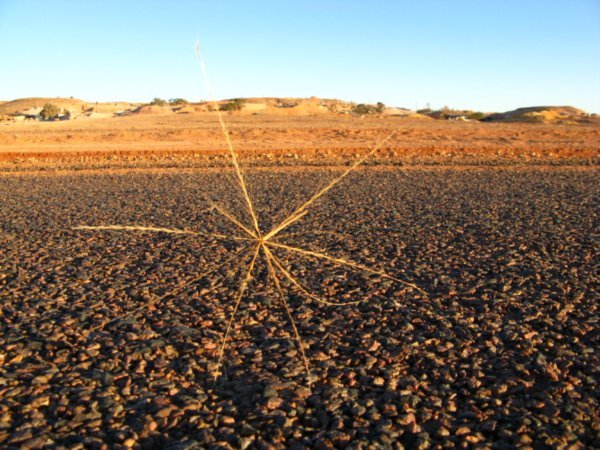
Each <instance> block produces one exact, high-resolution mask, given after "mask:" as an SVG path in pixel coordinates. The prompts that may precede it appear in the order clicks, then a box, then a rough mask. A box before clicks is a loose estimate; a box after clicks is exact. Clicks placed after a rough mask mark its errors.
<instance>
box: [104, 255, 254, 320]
mask: <svg viewBox="0 0 600 450" xmlns="http://www.w3.org/2000/svg"><path fill="white" fill-rule="evenodd" d="M246 251H248V247H247V246H246V247H243V248H242V249H241V250H238V251H237V252H235V253H234V254H233V256H231V257H230V258H228V259H226V260H225V261H223V262H222V263H221V264H219V265H218V266H216V267H213V268H212V269H210V270H208V271H206V272H203V273H202V274H201V275H198V276H197V277H194V278H193V279H191V280H190V281H188V282H186V283H185V284H183V285H182V286H178V287H176V288H175V289H173V290H171V291H169V292H167V293H166V294H163V295H161V296H160V297H156V298H154V299H151V300H149V301H148V303H146V304H145V305H142V306H140V307H139V308H135V309H134V310H132V311H129V312H127V313H125V314H122V315H120V316H118V317H115V318H114V319H111V320H109V321H107V322H103V323H102V324H100V325H98V326H97V327H94V328H92V331H98V330H102V329H103V328H104V327H105V326H106V325H108V324H111V323H113V322H116V321H117V320H121V319H123V318H125V317H129V316H133V315H136V314H137V313H139V312H140V311H142V310H144V309H146V308H148V306H152V305H154V304H155V303H158V302H161V301H163V300H164V299H166V298H168V297H172V296H173V295H177V294H179V293H180V292H181V291H183V290H184V289H185V288H187V287H188V286H189V285H191V284H193V283H196V282H197V281H200V280H201V279H202V278H205V277H207V276H209V275H211V274H213V273H215V272H216V271H217V270H219V269H220V268H221V267H224V266H225V265H227V264H229V263H230V262H231V261H233V260H234V259H236V258H237V257H238V256H239V255H240V254H242V253H244V252H246ZM209 292H210V290H209ZM101 303H106V302H101ZM94 306H96V305H94Z"/></svg>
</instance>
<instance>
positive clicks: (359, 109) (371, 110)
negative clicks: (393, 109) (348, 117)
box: [352, 102, 385, 115]
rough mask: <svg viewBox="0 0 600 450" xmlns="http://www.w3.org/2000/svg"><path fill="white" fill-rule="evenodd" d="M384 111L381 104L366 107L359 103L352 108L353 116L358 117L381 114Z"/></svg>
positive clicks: (383, 106)
mask: <svg viewBox="0 0 600 450" xmlns="http://www.w3.org/2000/svg"><path fill="white" fill-rule="evenodd" d="M384 110H385V105H384V104H383V103H381V102H378V103H377V105H367V104H365V103H359V104H358V105H355V106H354V107H353V108H352V112H353V113H354V114H360V115H365V114H375V113H378V114H380V113H382V112H383V111H384Z"/></svg>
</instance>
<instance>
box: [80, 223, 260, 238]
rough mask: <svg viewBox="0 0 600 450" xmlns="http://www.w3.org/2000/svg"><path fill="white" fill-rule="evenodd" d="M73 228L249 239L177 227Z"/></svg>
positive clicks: (107, 226)
mask: <svg viewBox="0 0 600 450" xmlns="http://www.w3.org/2000/svg"><path fill="white" fill-rule="evenodd" d="M72 229H73V230H106V231H149V232H153V233H167V234H188V235H192V236H208V237H214V238H217V239H226V240H238V241H247V240H249V239H248V238H243V237H240V236H228V235H225V234H218V233H204V232H202V231H191V230H178V229H176V228H158V227H145V226H141V225H99V226H88V225H80V226H77V227H73V228H72Z"/></svg>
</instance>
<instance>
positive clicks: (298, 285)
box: [265, 246, 365, 306]
mask: <svg viewBox="0 0 600 450" xmlns="http://www.w3.org/2000/svg"><path fill="white" fill-rule="evenodd" d="M265 251H266V252H267V253H268V254H269V256H270V257H271V260H272V261H273V263H275V265H276V266H277V268H278V269H279V271H280V272H281V273H282V274H283V276H284V277H285V278H287V279H288V281H289V282H290V283H292V284H293V285H294V286H296V288H297V289H298V290H299V291H300V293H301V294H304V295H305V296H306V297H308V298H310V299H312V300H314V301H316V302H318V303H323V304H324V305H329V306H348V305H356V304H358V303H361V302H364V301H365V300H355V301H352V302H340V303H334V302H329V301H327V300H323V299H322V298H319V297H317V296H316V295H315V294H312V293H311V292H310V291H309V290H308V289H307V288H306V287H305V286H303V285H302V283H300V282H299V281H298V280H297V279H295V278H294V277H293V275H292V274H291V273H290V272H289V271H288V270H287V269H285V268H284V267H283V264H281V262H280V261H279V260H278V259H277V258H276V257H275V255H273V253H271V251H270V250H269V249H268V248H267V247H266V246H265Z"/></svg>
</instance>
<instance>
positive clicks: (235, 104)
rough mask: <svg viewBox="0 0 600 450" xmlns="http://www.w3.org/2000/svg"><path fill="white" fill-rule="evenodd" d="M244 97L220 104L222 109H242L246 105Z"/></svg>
mask: <svg viewBox="0 0 600 450" xmlns="http://www.w3.org/2000/svg"><path fill="white" fill-rule="evenodd" d="M244 103H246V102H245V101H244V99H242V98H234V99H233V100H231V101H229V102H227V103H225V104H223V105H221V106H220V108H219V109H220V110H221V111H241V110H242V108H243V107H244Z"/></svg>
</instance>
